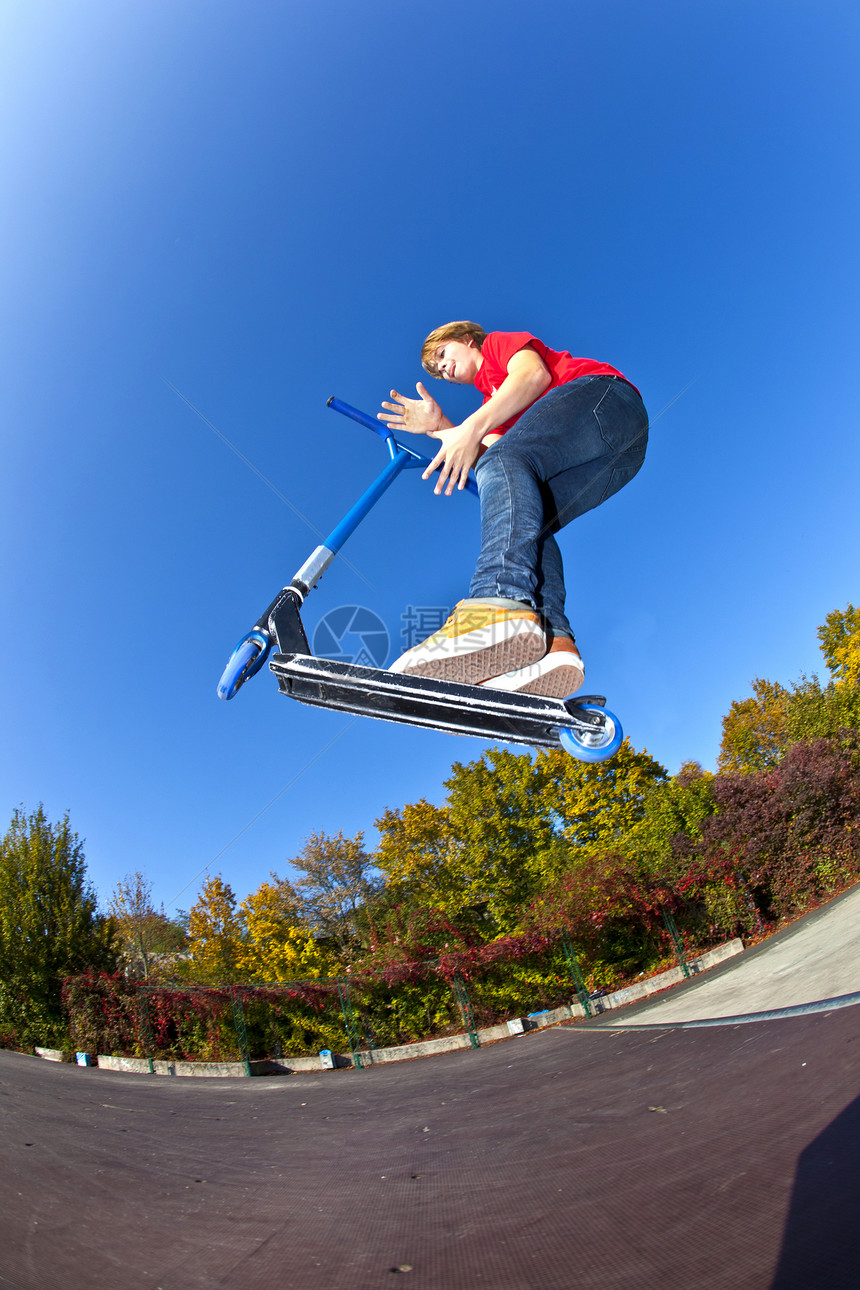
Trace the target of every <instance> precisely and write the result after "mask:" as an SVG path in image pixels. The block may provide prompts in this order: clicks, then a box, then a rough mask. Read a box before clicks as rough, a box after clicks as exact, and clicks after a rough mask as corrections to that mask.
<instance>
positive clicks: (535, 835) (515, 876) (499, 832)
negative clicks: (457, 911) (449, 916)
mask: <svg viewBox="0 0 860 1290" xmlns="http://www.w3.org/2000/svg"><path fill="white" fill-rule="evenodd" d="M452 770H453V774H452V776H451V778H450V779H448V780H446V781H445V787H446V788H447V789H448V813H449V818H450V821H451V829H452V832H453V833H454V836H455V837H456V838H457V842H458V846H457V848H456V851H455V852H454V858H455V861H456V864H457V870H458V878H459V880H460V882H461V883H462V885H463V889H464V896H465V902H464V903H465V904H466V905H467V906H471V907H476V906H478V907H483V908H485V909H486V911H487V912H488V914H489V915H490V918H491V920H492V924H493V930H494V931H495V932H508V931H511V930H512V929H513V928H514V927H516V926H517V924H518V922H519V919H520V916H521V910H522V908H523V906H524V905H525V904H526V903H527V902H528V901H529V900H530V899H531V897H532V896H533V895H534V893H535V892H536V891H537V890H538V889H539V888H540V887H541V885H542V883H543V879H544V874H545V864H544V859H543V858H544V857H545V855H546V854H547V852H549V851H550V849H551V848H552V846H553V842H554V839H555V832H556V831H555V827H554V821H553V803H552V799H551V797H549V796H548V795H547V794H546V792H545V788H546V775H545V773H544V769H543V767H542V765H541V764H540V759H538V763H535V761H533V760H532V758H531V757H530V756H529V755H528V754H527V753H526V754H522V753H520V754H516V753H511V752H507V751H504V750H502V749H499V748H491V749H490V750H489V751H488V752H486V753H484V755H483V756H482V757H480V758H479V759H478V760H477V761H473V762H470V763H468V765H465V766H464V765H462V764H461V763H459V762H455V763H454V766H453V767H452ZM488 930H489V929H488Z"/></svg>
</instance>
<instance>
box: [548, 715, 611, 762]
mask: <svg viewBox="0 0 860 1290" xmlns="http://www.w3.org/2000/svg"><path fill="white" fill-rule="evenodd" d="M582 710H583V712H599V713H600V715H601V716H602V717H604V718H605V720H604V722H603V724H602V725H599V726H593V727H591V728H590V729H589V730H587V731H586V730H571V729H569V728H567V727H564V726H562V728H561V729H560V730H559V732H558V738H559V742H560V743H561V746H562V748H563V749H564V750H565V752H569V753H570V755H571V757H576V759H577V760H578V761H587V762H592V763H593V762H599V761H608V760H609V758H610V757H614V756H615V754H616V753H617V752H618V749H619V748H620V747H621V744H622V743H623V741H624V731H623V730H622V729H621V722H620V721H619V720H618V718H617V717H616V715H615V713H614V712H610V711H609V709H608V708H601V707H598V706H597V704H595V703H583V704H582Z"/></svg>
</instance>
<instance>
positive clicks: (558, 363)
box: [475, 331, 638, 434]
mask: <svg viewBox="0 0 860 1290" xmlns="http://www.w3.org/2000/svg"><path fill="white" fill-rule="evenodd" d="M527 345H531V347H532V349H534V350H536V351H537V353H538V354H539V355H540V357H541V358H542V359H543V361H544V363H546V366H547V368H548V370H549V374H550V376H551V377H552V381H551V383H550V384H549V385H548V386H547V388H546V390H544V392H543V393H544V394H546V393H547V390H552V389H555V387H556V386H557V385H566V384H567V383H568V381H575V380H576V378H577V377H578V376H622V373H621V372H619V371H618V368H617V367H610V366H609V364H608V363H597V362H595V361H594V359H592V358H573V357H572V355H570V354H568V353H567V352H566V350H558V349H550V348H549V346H547V345H545V344H544V343H543V341H542V340H538V338H537V336H532V334H531V332H527V331H491V332H490V334H489V336H488V337H487V339H486V340H485V341H484V343H483V345H482V346H481V358H482V359H483V360H484V361H483V362H482V363H481V369H480V371H479V372H478V375H477V376H476V377H475V387H476V389H478V390H480V391H481V393H482V394H483V396H484V402H485V403H486V402H487V399H489V398H492V396H493V395H494V394H495V392H496V390H497V389H498V388H499V386H500V385H501V383H502V381H504V380H505V378H506V377H507V375H508V363H509V362H510V361H511V359H512V358H513V356H514V354H518V353H519V351H520V350H521V349H525V348H526V346H527ZM623 379H624V380H626V379H627V378H626V377H624V378H623ZM635 388H636V387H635V386H634V389H635ZM637 393H638V391H637ZM538 397H540V398H543V394H542V395H539V396H538ZM534 402H535V403H537V399H535V400H534ZM531 406H532V405H531V403H530V404H529V407H531ZM525 411H526V409H525V408H523V412H525ZM523 412H518V413H517V415H516V416H515V417H511V418H510V420H508V421H505V422H504V424H503V425H500V426H496V428H495V430H493V431H492V433H493V434H504V433H505V431H506V430H510V428H511V426H512V425H514V424H515V422H517V421H518V420H519V419H520V417H521V416H522V415H523Z"/></svg>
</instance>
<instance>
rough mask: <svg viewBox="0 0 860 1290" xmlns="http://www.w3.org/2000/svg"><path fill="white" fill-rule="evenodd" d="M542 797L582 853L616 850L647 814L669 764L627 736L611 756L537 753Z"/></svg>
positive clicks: (570, 841)
mask: <svg viewBox="0 0 860 1290" xmlns="http://www.w3.org/2000/svg"><path fill="white" fill-rule="evenodd" d="M537 769H538V771H539V772H540V773H541V776H542V797H543V798H544V800H545V802H546V804H547V805H548V806H549V807H550V808H551V809H552V811H553V812H554V814H555V817H556V819H557V821H558V825H559V832H560V833H561V835H562V836H563V837H564V839H565V840H566V841H567V842H568V843H569V844H570V845H571V846H572V847H573V848H575V849H576V850H577V851H578V852H580V853H581V854H590V853H593V852H606V851H616V850H617V849H618V847H619V846H620V845H621V842H622V839H623V838H624V837H625V835H626V834H627V833H628V832H629V831H630V829H632V828H633V826H634V825H635V823H636V822H637V820H639V819H641V818H642V815H643V814H644V811H645V806H646V803H647V801H648V799H649V796H650V794H651V793H652V792H653V790H654V788H655V787H656V786H657V785H659V784H662V783H664V782H665V781H666V779H667V772H666V769H665V767H663V766H661V765H660V763H659V762H658V761H655V760H654V758H653V757H652V756H651V755H650V754H649V753H648V752H644V751H643V752H637V751H636V749H635V748H633V747H632V746H631V744H630V742H629V740H627V739H625V740H624V743H623V744H622V745H621V747H620V748H619V749H618V752H617V753H616V754H615V756H614V757H612V758H611V759H610V760H609V761H604V762H597V763H589V762H582V761H576V760H575V759H574V758H573V757H570V756H569V755H568V754H567V753H564V752H561V751H558V752H556V751H552V752H542V753H540V754H539V755H538V758H537Z"/></svg>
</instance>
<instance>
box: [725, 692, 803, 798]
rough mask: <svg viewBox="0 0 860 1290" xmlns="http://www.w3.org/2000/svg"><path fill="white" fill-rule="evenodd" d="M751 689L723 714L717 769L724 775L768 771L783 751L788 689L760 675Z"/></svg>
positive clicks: (789, 694)
mask: <svg viewBox="0 0 860 1290" xmlns="http://www.w3.org/2000/svg"><path fill="white" fill-rule="evenodd" d="M752 689H753V697H752V698H750V699H736V700H735V701H734V702H733V703H732V705H731V707H730V708H729V711H728V713H727V714H726V716H724V717H723V738H722V742H721V744H720V757H719V768H720V770H721V771H722V773H723V774H726V775H749V774H752V773H753V772H754V771H759V770H769V769H770V768H771V767H773V766H775V765H776V764H777V762H778V761H779V759H780V757H781V756H782V754H783V752H784V750H785V745H786V741H787V738H788V719H789V709H790V707H791V701H792V693H791V691H790V690H787V689H786V688H785V687H784V686H782V685H780V684H779V683H778V682H776V681H767V680H765V679H764V678H763V677H756V678H755V680H754V681H753V683H752Z"/></svg>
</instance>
